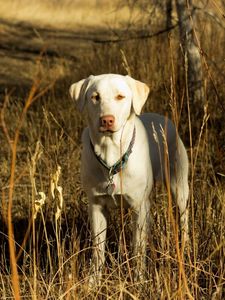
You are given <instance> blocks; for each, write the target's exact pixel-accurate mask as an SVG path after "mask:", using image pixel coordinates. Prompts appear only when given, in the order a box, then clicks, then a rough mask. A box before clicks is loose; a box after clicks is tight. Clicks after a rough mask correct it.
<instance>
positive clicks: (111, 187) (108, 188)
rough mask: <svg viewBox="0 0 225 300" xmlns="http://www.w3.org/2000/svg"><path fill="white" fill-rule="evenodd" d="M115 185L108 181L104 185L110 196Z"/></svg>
mask: <svg viewBox="0 0 225 300" xmlns="http://www.w3.org/2000/svg"><path fill="white" fill-rule="evenodd" d="M115 187H116V186H115V184H114V183H113V182H110V183H109V184H108V185H107V187H106V193H107V194H108V195H109V196H112V195H113V193H114V190H115Z"/></svg>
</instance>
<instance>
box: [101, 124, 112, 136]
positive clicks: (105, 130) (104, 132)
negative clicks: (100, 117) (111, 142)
mask: <svg viewBox="0 0 225 300" xmlns="http://www.w3.org/2000/svg"><path fill="white" fill-rule="evenodd" d="M99 132H100V133H102V134H113V133H114V132H115V131H114V130H113V129H108V128H105V127H101V126H100V127H99Z"/></svg>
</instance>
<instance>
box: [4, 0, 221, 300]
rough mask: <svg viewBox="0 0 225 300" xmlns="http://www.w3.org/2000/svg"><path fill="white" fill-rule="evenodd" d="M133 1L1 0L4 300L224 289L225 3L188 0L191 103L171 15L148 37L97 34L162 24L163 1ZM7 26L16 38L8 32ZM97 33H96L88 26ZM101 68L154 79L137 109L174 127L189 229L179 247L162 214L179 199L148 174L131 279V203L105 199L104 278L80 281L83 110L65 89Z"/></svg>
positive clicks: (85, 272) (85, 225)
mask: <svg viewBox="0 0 225 300" xmlns="http://www.w3.org/2000/svg"><path fill="white" fill-rule="evenodd" d="M140 2H141V3H142V4H144V6H143V5H142V8H141V6H139V7H137V6H136V5H137V3H139V2H134V3H136V5H134V6H132V5H131V4H132V3H133V2H132V1H119V2H118V3H115V4H112V2H111V1H97V0H96V1H92V2H88V1H75V0H74V1H72V0H71V1H69V0H64V1H48V2H47V1H41V0H39V1H26V0H21V1H15V0H10V1H7V2H6V1H0V5H1V11H0V18H1V20H4V21H7V22H8V23H7V26H12V27H10V31H7V30H8V27H7V28H6V27H4V26H6V25H4V26H3V25H2V24H3V23H1V22H0V24H1V26H2V27H1V28H0V30H1V32H2V34H4V36H5V43H6V44H5V45H7V46H8V45H10V46H8V48H7V47H5V48H6V49H8V50H7V52H3V50H4V49H3V47H2V46H1V47H0V54H1V61H0V64H3V63H4V61H5V63H4V68H5V69H4V72H3V71H0V72H1V80H2V77H3V76H4V74H7V78H10V81H9V80H8V83H7V81H4V85H2V87H1V91H2V92H1V102H0V105H1V131H0V143H1V144H0V145H1V148H0V189H1V195H0V199H1V202H0V203H1V213H0V218H1V219H0V226H1V227H0V298H1V299H13V297H15V298H17V299H19V294H20V296H21V297H20V298H21V299H37V300H39V299H46V300H47V299H79V300H80V299H123V300H124V299H207V300H209V299H210V300H211V299H214V300H216V299H218V300H220V299H221V300H222V299H224V298H225V179H224V178H225V142H224V141H225V127H224V121H225V120H224V115H225V111H224V107H225V102H224V99H225V85H224V82H225V72H224V70H225V57H224V44H225V30H224V25H223V24H224V20H223V17H222V15H223V14H224V11H223V9H224V4H223V1H209V4H208V6H206V7H205V8H204V10H203V9H202V10H197V12H196V13H197V22H196V24H195V29H196V34H197V36H198V38H199V41H200V45H201V50H202V52H201V53H202V67H203V72H204V89H205V95H206V97H205V100H204V102H203V103H191V102H190V101H189V100H190V99H189V98H188V95H187V93H186V81H185V68H184V66H183V57H182V49H181V48H180V42H179V33H178V28H175V29H174V30H172V31H170V32H169V33H164V34H160V35H156V36H154V37H153V38H133V39H130V40H126V41H120V42H107V43H106V42H104V40H105V39H107V37H108V36H110V37H112V36H113V38H114V39H116V38H118V37H119V38H120V39H121V40H122V39H123V38H127V37H129V36H132V37H134V36H136V37H137V35H138V34H139V32H141V30H146V28H148V26H149V28H150V29H149V30H150V33H153V32H157V31H158V30H161V29H162V28H164V27H165V17H164V15H163V10H162V9H157V10H155V9H154V6H153V4H154V1H152V6H151V5H149V6H146V4H145V3H146V2H145V1H140ZM127 3H129V4H130V6H129V7H128V5H127ZM149 3H150V4H151V1H150V2H149ZM90 8H91V9H90ZM143 9H144V11H143ZM151 12H152V14H151ZM206 12H207V13H206ZM208 12H210V14H209V13H208ZM148 14H150V15H151V19H150V20H149V19H148ZM158 14H160V17H155V16H156V15H158ZM22 22H25V23H26V27H20V26H19V24H20V25H21V23H22ZM173 22H176V15H175V14H174V21H173ZM9 24H11V25H9ZM28 28H29V34H25V30H28ZM49 28H51V30H52V31H51V32H50V33H51V35H47V33H46V32H47V30H49ZM6 29H7V30H6ZM41 30H43V31H41ZM32 31H33V32H34V34H33V35H31V32H32ZM73 31H75V32H76V33H77V32H79V33H80V36H83V37H87V32H88V39H87V40H84V39H77V38H73V37H74V36H73V35H71V34H72V33H71V32H73ZM9 32H10V34H11V35H12V36H13V39H11V40H10V41H16V43H15V44H13V43H14V42H13V43H12V42H11V44H9V43H8V40H7V39H6V37H7V38H10V37H11V36H10V35H9ZM17 34H18V35H17ZM95 34H96V36H97V37H98V36H100V41H101V42H98V43H95V42H93V41H92V40H91V39H89V38H90V37H91V36H94V35H95ZM16 36H17V37H18V36H19V41H18V39H17V40H16V39H15V37H16ZM69 37H70V38H69ZM41 38H42V39H43V40H44V43H43V44H44V45H46V47H47V49H50V50H52V51H51V52H50V51H49V52H48V51H47V50H46V52H43V54H42V55H41V54H39V53H38V51H36V50H35V51H36V52H35V55H34V54H33V53H30V52H28V51H27V52H25V50H27V47H28V46H29V47H30V49H40V50H41V49H42V45H43V44H42V42H41ZM46 40H47V41H48V42H49V43H48V44H47V43H45V42H46ZM7 43H8V44H7ZM53 45H54V46H56V45H57V47H58V48H54V47H53ZM19 46H21V47H19ZM22 46H23V47H22ZM35 47H37V48H35ZM38 47H39V48H38ZM2 49H3V50H2ZM15 49H16V50H15ZM24 49H25V50H24ZM55 49H56V50H55ZM53 50H54V51H55V52H54V51H53ZM20 51H21V52H20ZM22 51H23V52H22ZM73 52H75V56H76V59H74V56H72V54H71V53H73ZM54 53H56V54H57V55H56V56H54ZM51 55H52V56H51ZM24 57H25V58H26V59H24ZM27 58H29V59H27ZM72 58H73V59H72ZM111 72H113V73H121V74H127V73H130V74H131V75H132V76H133V77H134V78H136V79H139V80H142V81H143V82H146V83H147V84H148V85H149V86H150V89H151V91H150V95H149V99H148V101H147V103H146V106H145V109H144V110H145V111H154V112H158V113H162V114H167V115H168V116H169V117H170V118H171V119H172V120H173V121H174V122H175V124H176V125H177V127H178V130H179V132H180V135H181V137H182V139H183V140H184V143H185V145H186V147H187V150H188V156H189V161H190V191H191V192H190V200H189V207H190V220H189V224H190V241H189V244H188V245H187V247H186V250H185V253H184V255H181V249H180V245H179V244H178V239H179V237H178V233H177V230H176V229H177V228H174V227H173V222H172V220H173V218H175V219H177V213H176V209H175V207H174V208H173V210H171V209H170V206H169V203H168V197H167V193H166V190H165V188H162V187H161V186H156V187H155V189H154V191H153V193H152V195H151V198H150V201H151V235H150V236H149V240H148V251H147V254H146V258H147V266H146V268H147V276H146V278H145V280H136V281H135V280H134V279H133V277H132V274H133V268H134V266H133V265H132V257H129V259H127V257H128V256H129V255H128V256H127V253H129V245H130V239H131V236H132V232H130V230H129V221H130V218H129V216H130V212H129V211H124V216H123V218H122V216H121V213H120V211H116V212H112V215H111V219H110V221H109V230H108V237H107V264H106V266H105V269H104V272H103V273H104V277H103V281H102V284H101V285H100V286H99V287H96V288H92V289H88V284H87V282H88V277H89V275H90V260H91V248H92V244H91V239H90V228H89V221H88V216H87V198H86V196H85V194H84V193H83V191H82V188H81V184H80V150H81V144H80V138H81V133H82V130H83V128H84V127H85V124H86V120H85V116H83V115H82V116H81V115H80V114H79V113H78V112H77V111H76V109H75V107H74V106H73V103H72V102H71V100H70V99H69V94H68V89H69V86H70V84H71V83H72V82H74V81H76V80H79V79H82V78H85V77H86V76H88V75H90V74H101V73H111ZM13 78H16V80H15V82H14V81H13ZM17 79H18V81H17ZM25 79H29V80H28V81H26V80H25ZM18 82H19V84H18ZM23 82H24V85H23ZM59 167H60V168H59ZM11 223H12V224H13V226H12V228H11V226H10V224H11ZM124 227H125V233H126V234H125V239H124V237H123V236H122V232H123V228H124ZM13 230H14V234H13ZM13 236H14V238H15V249H14V240H13V239H12V238H13ZM117 244H119V247H117ZM18 287H19V290H18Z"/></svg>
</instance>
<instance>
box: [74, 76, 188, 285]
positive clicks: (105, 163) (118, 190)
mask: <svg viewBox="0 0 225 300" xmlns="http://www.w3.org/2000/svg"><path fill="white" fill-rule="evenodd" d="M148 93H149V88H148V87H147V85H146V84H144V83H142V82H140V81H137V80H134V79H133V78H131V77H130V76H122V75H115V74H104V75H98V76H90V77H88V78H86V79H83V80H81V81H79V82H77V83H74V84H73V85H72V86H71V87H70V94H71V97H72V99H73V100H75V102H76V103H77V105H78V108H79V109H80V111H83V109H86V110H87V116H88V128H86V129H85V130H84V132H83V137H82V141H83V151H82V170H81V172H82V184H83V188H84V190H85V192H86V193H87V196H88V201H89V215H90V220H91V229H92V235H93V244H94V253H93V268H94V276H93V277H94V278H95V280H97V281H98V282H99V279H100V278H101V276H102V274H101V273H102V271H101V270H102V266H103V264H104V261H105V253H104V252H105V240H106V228H107V210H108V208H113V207H117V206H118V207H120V201H121V198H122V199H123V201H124V203H125V204H126V205H127V206H128V207H131V208H132V211H133V219H134V222H133V223H134V232H133V244H132V246H133V254H134V256H140V257H143V259H142V260H141V261H142V263H141V264H140V268H143V266H144V256H145V248H146V240H147V236H146V235H147V233H148V223H149V205H150V203H149V194H150V192H151V190H152V186H153V182H154V181H156V180H161V181H162V182H163V183H167V186H168V183H169V186H170V189H171V192H172V195H173V197H174V199H175V200H176V201H177V205H178V207H179V210H180V221H181V229H182V233H183V237H184V239H186V238H187V234H188V208H187V201H188V194H189V187H188V158H187V153H186V150H185V148H184V145H183V143H182V141H181V139H180V137H179V136H178V134H177V131H176V128H175V127H174V125H173V123H172V122H171V121H170V120H168V119H167V118H164V117H163V116H160V115H158V114H153V113H148V114H143V115H142V116H141V117H138V116H137V115H139V114H140V113H141V109H142V107H143V105H144V103H145V101H146V99H147V97H148ZM121 195H122V196H121Z"/></svg>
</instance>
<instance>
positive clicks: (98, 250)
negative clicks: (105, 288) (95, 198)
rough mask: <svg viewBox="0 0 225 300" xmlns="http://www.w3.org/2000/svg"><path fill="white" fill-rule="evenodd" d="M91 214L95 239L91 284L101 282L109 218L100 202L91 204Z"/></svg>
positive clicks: (93, 237)
mask: <svg viewBox="0 0 225 300" xmlns="http://www.w3.org/2000/svg"><path fill="white" fill-rule="evenodd" d="M89 215H90V220H91V231H92V239H93V258H92V265H91V273H92V274H91V277H90V281H89V282H90V285H96V284H99V283H100V280H101V277H102V267H103V265H104V263H105V241H106V229H107V218H106V210H105V208H104V207H103V206H102V205H100V204H93V203H92V202H91V203H90V204H89Z"/></svg>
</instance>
